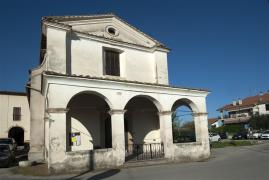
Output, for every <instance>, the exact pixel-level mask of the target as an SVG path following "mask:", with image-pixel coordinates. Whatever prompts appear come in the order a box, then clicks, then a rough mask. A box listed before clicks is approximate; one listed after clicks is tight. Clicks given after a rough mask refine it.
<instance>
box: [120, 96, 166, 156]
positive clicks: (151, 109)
mask: <svg viewBox="0 0 269 180" xmlns="http://www.w3.org/2000/svg"><path fill="white" fill-rule="evenodd" d="M125 110H127V111H126V113H125V115H124V128H125V145H126V160H132V159H141V160H142V159H146V158H149V157H148V155H150V153H151V156H150V159H152V158H154V157H153V156H152V152H153V151H154V152H155V154H154V155H155V156H156V157H157V156H158V157H160V156H161V155H162V154H161V153H163V151H162V147H161V137H160V124H159V116H158V109H157V107H156V106H155V104H154V103H153V101H152V99H151V98H150V97H145V96H136V97H134V98H132V99H131V100H130V101H129V102H128V103H127V104H126V106H125Z"/></svg>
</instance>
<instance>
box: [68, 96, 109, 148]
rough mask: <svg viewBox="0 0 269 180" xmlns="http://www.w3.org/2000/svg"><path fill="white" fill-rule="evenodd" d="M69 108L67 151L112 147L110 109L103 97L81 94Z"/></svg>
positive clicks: (71, 102) (70, 102)
mask: <svg viewBox="0 0 269 180" xmlns="http://www.w3.org/2000/svg"><path fill="white" fill-rule="evenodd" d="M67 108H68V112H67V114H66V118H67V119H66V130H67V132H66V134H67V140H66V143H67V144H66V147H67V151H77V150H92V149H103V148H111V147H112V134H111V118H110V115H109V113H108V111H109V110H110V108H109V105H108V103H107V102H106V101H105V100H104V98H103V97H102V96H101V95H99V94H96V93H89V92H83V93H79V94H77V95H75V96H74V97H72V99H71V100H70V101H69V103H68V105H67Z"/></svg>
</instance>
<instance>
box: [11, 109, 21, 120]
mask: <svg viewBox="0 0 269 180" xmlns="http://www.w3.org/2000/svg"><path fill="white" fill-rule="evenodd" d="M20 120H21V108H20V107H13V121H20Z"/></svg>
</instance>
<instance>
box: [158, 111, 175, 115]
mask: <svg viewBox="0 0 269 180" xmlns="http://www.w3.org/2000/svg"><path fill="white" fill-rule="evenodd" d="M172 113H173V112H172V111H162V112H159V116H164V115H172Z"/></svg>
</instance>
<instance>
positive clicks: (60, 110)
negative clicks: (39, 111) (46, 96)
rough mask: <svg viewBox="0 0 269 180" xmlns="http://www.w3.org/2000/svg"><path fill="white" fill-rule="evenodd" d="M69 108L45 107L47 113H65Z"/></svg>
mask: <svg viewBox="0 0 269 180" xmlns="http://www.w3.org/2000/svg"><path fill="white" fill-rule="evenodd" d="M68 110H69V109H67V108H48V109H46V112H47V113H67V111H68Z"/></svg>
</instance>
